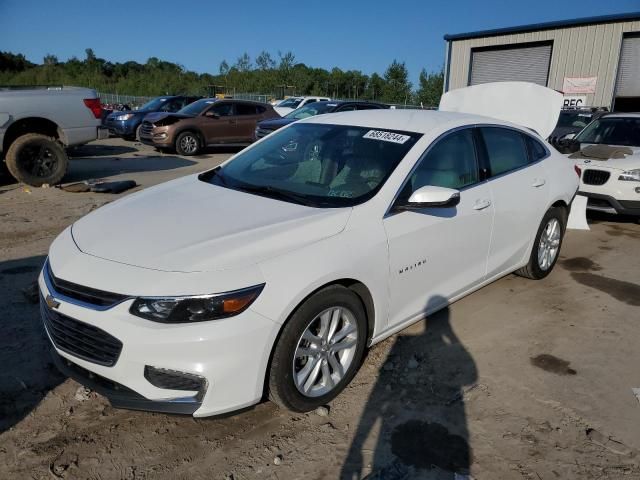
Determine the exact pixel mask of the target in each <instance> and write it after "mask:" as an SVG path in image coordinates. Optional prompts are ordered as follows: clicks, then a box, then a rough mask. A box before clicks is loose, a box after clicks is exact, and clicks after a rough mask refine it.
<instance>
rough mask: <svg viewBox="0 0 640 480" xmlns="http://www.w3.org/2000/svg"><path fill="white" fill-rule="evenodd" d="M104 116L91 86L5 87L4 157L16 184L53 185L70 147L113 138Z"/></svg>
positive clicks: (0, 114) (0, 124) (0, 131)
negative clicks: (105, 127)
mask: <svg viewBox="0 0 640 480" xmlns="http://www.w3.org/2000/svg"><path fill="white" fill-rule="evenodd" d="M101 115H102V106H101V104H100V99H99V98H98V95H97V94H96V92H95V90H91V89H89V88H80V87H50V88H30V87H11V88H9V89H0V158H1V159H4V163H5V164H6V167H7V168H8V170H9V172H10V173H11V175H12V176H13V177H14V178H15V179H16V180H18V181H20V182H23V183H26V184H28V185H33V186H41V185H44V184H49V185H54V184H56V183H58V182H60V180H62V178H63V177H64V174H65V172H66V171H67V166H68V164H69V160H68V158H67V153H66V151H65V147H70V146H73V145H82V144H84V143H88V142H91V141H93V140H96V139H98V138H106V137H107V136H108V132H107V131H106V129H102V128H101V127H100V119H101Z"/></svg>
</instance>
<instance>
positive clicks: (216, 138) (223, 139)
mask: <svg viewBox="0 0 640 480" xmlns="http://www.w3.org/2000/svg"><path fill="white" fill-rule="evenodd" d="M201 117H202V118H201V120H200V121H199V122H198V123H199V125H200V129H201V130H202V133H203V134H204V137H205V141H206V144H207V145H212V144H216V143H227V142H229V141H230V140H229V139H233V140H231V141H232V142H233V141H235V138H236V137H237V133H236V127H237V126H236V123H237V122H236V119H235V116H234V108H233V102H228V101H221V102H215V103H214V104H213V105H212V106H211V107H210V108H209V109H208V110H207V111H205V112H204V113H203V114H202V116H201Z"/></svg>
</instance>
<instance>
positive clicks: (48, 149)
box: [6, 133, 69, 187]
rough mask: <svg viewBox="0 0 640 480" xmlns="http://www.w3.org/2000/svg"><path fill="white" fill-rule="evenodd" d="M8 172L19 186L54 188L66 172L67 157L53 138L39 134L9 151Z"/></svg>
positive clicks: (21, 140) (25, 138)
mask: <svg viewBox="0 0 640 480" xmlns="http://www.w3.org/2000/svg"><path fill="white" fill-rule="evenodd" d="M6 163H7V168H8V169H9V172H10V173H11V175H13V177H14V178H15V179H16V180H18V181H19V182H22V183H26V184H27V185H32V186H34V187H41V186H42V185H44V184H49V185H55V184H57V183H59V182H60V180H62V177H64V174H65V173H66V172H67V167H68V165H69V159H68V157H67V153H66V152H65V151H64V148H62V145H60V144H59V143H58V142H57V141H56V140H55V139H54V138H51V137H48V136H46V135H41V134H39V133H27V134H26V135H22V136H21V137H18V138H17V139H16V140H15V141H14V142H13V143H12V144H11V146H10V147H9V150H8V151H7V157H6Z"/></svg>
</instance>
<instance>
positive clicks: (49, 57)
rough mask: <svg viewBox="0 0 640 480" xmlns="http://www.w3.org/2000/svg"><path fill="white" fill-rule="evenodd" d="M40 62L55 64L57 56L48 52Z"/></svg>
mask: <svg viewBox="0 0 640 480" xmlns="http://www.w3.org/2000/svg"><path fill="white" fill-rule="evenodd" d="M42 63H44V64H45V65H57V64H58V57H56V56H55V55H51V54H50V53H48V54H46V55H45V56H44V58H43V59H42Z"/></svg>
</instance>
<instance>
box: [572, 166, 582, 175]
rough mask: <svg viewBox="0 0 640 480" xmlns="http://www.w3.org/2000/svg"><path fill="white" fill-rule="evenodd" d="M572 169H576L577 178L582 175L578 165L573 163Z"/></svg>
mask: <svg viewBox="0 0 640 480" xmlns="http://www.w3.org/2000/svg"><path fill="white" fill-rule="evenodd" d="M573 169H574V170H575V171H576V175H578V178H580V177H581V176H582V170H580V167H579V166H578V165H574V166H573Z"/></svg>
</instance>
